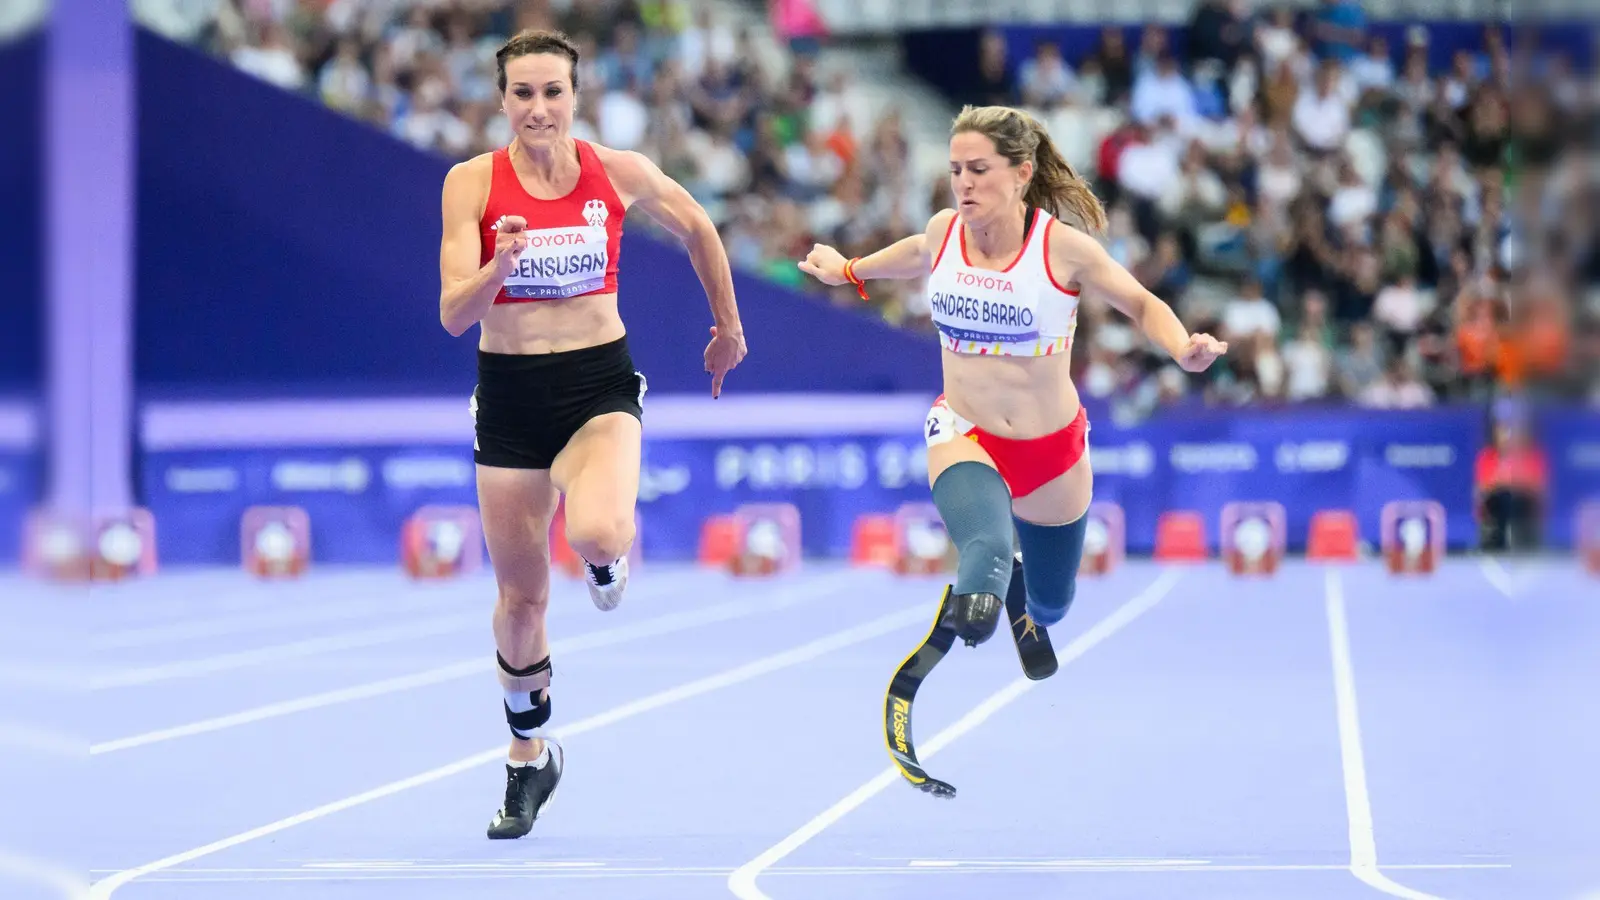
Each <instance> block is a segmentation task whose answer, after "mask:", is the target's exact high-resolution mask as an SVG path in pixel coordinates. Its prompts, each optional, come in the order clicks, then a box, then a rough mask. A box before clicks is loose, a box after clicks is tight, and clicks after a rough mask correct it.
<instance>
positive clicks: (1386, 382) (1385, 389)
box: [1356, 356, 1434, 409]
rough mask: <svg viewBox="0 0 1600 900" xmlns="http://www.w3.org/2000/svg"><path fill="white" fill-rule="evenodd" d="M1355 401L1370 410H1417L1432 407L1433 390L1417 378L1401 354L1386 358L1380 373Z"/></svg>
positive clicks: (1408, 362)
mask: <svg viewBox="0 0 1600 900" xmlns="http://www.w3.org/2000/svg"><path fill="white" fill-rule="evenodd" d="M1356 402H1357V403H1359V404H1360V405H1362V406H1366V407H1370V408H1372V409H1421V408H1423V407H1426V406H1432V405H1433V402H1434V396H1433V391H1432V389H1430V388H1429V387H1428V386H1427V385H1426V384H1424V383H1422V381H1421V380H1420V379H1419V378H1417V375H1416V371H1415V369H1413V368H1412V366H1411V363H1410V361H1409V360H1407V359H1406V358H1405V357H1403V356H1397V357H1394V358H1392V359H1390V360H1389V365H1388V366H1387V367H1385V369H1384V372H1383V376H1382V377H1381V378H1378V379H1376V380H1375V381H1373V382H1372V383H1371V384H1369V385H1367V386H1366V388H1364V389H1363V390H1362V391H1361V393H1360V394H1358V395H1357V396H1356Z"/></svg>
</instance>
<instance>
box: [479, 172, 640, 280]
mask: <svg viewBox="0 0 1600 900" xmlns="http://www.w3.org/2000/svg"><path fill="white" fill-rule="evenodd" d="M576 143H577V145H578V165H579V171H578V184H577V186H576V187H574V188H573V189H572V190H571V192H569V193H568V194H567V195H566V196H565V197H561V198H559V199H556V200H540V199H539V198H537V197H534V196H532V195H531V194H529V193H528V192H527V190H525V189H524V188H523V187H522V182H521V181H519V180H518V179H517V173H516V170H515V169H513V168H512V166H511V154H510V148H509V147H501V148H500V149H499V150H496V151H495V152H494V174H493V176H492V177H491V179H490V181H489V200H488V202H487V203H486V204H484V208H483V218H482V219H481V220H480V221H479V222H478V235H479V242H480V257H479V261H478V264H479V265H484V264H486V263H488V262H489V260H490V259H493V258H494V239H495V234H496V229H495V225H496V223H498V222H499V221H500V219H501V218H502V217H504V216H521V217H522V218H524V219H526V220H527V221H528V231H527V234H528V247H527V249H525V250H523V251H522V255H521V256H520V257H518V260H517V266H516V268H514V269H512V270H511V274H510V275H509V276H507V277H506V280H505V283H504V285H503V286H502V287H501V288H500V293H499V294H497V295H495V298H494V302H496V303H528V302H532V301H536V300H554V299H559V298H563V297H581V296H584V295H586V294H612V293H616V290H617V260H618V259H619V258H620V257H621V255H622V220H623V218H624V217H625V216H627V209H626V208H624V207H623V205H622V200H621V198H619V197H618V196H617V191H616V188H614V187H612V185H611V179H610V178H609V177H607V176H606V170H605V166H604V165H602V164H601V162H600V157H599V156H597V155H596V154H595V152H594V148H593V147H591V146H590V145H589V144H588V143H587V142H584V141H576Z"/></svg>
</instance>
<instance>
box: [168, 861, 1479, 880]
mask: <svg viewBox="0 0 1600 900" xmlns="http://www.w3.org/2000/svg"><path fill="white" fill-rule="evenodd" d="M1349 868H1350V867H1349V866H1348V865H1345V864H1344V863H1276V864H1275V863H1209V862H1204V861H1200V860H1195V861H1185V860H1151V861H1149V862H1147V863H1142V864H1140V863H1136V862H1134V861H1119V860H1094V859H1083V860H1072V859H1063V860H1039V861H1037V862H1030V863H1026V864H1024V863H987V862H983V861H949V860H911V861H910V863H909V865H904V866H866V865H854V866H851V865H842V866H775V867H773V868H771V869H768V870H767V871H766V873H765V874H767V875H808V876H835V877H837V876H847V875H872V876H877V877H880V878H881V877H883V876H886V875H887V876H910V877H918V876H927V875H932V876H936V877H939V878H947V877H949V876H950V875H985V874H986V875H994V874H1006V875H1010V874H1021V873H1030V874H1040V873H1050V874H1060V875H1073V874H1094V875H1117V874H1122V875H1149V874H1154V873H1161V872H1216V873H1222V872H1234V873H1237V872H1345V871H1348V870H1349ZM1385 868H1389V869H1410V870H1416V871H1433V872H1456V871H1494V870H1500V871H1503V870H1507V869H1510V868H1511V864H1510V863H1408V864H1404V865H1390V866H1385ZM535 872H537V873H538V875H539V877H540V878H584V879H592V878H622V879H634V878H640V877H645V876H648V877H653V878H654V877H661V876H666V875H672V876H700V877H719V878H726V877H727V876H728V874H729V872H730V870H729V869H728V867H727V866H669V865H655V866H649V865H633V864H630V863H629V862H628V861H626V860H625V861H622V862H621V863H620V864H619V863H614V862H611V861H607V860H548V861H546V860H525V861H521V862H460V861H449V862H419V863H412V862H410V861H407V860H396V861H394V862H392V863H365V862H350V863H343V864H338V863H308V864H306V865H305V866H301V867H279V868H242V867H241V868H220V867H219V868H211V867H192V868H186V869H181V870H179V871H175V872H167V873H164V874H161V875H155V876H151V877H148V878H144V879H141V880H142V881H143V882H144V883H146V884H174V883H176V884H191V883H225V882H265V881H332V880H337V881H411V880H416V881H451V880H459V881H472V880H476V879H485V878H515V877H524V878H525V877H527V876H528V875H529V874H530V873H535Z"/></svg>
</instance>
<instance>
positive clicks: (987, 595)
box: [933, 461, 1014, 645]
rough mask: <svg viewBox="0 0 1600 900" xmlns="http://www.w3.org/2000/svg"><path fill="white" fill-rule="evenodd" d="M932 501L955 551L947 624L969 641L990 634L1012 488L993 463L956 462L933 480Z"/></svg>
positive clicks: (1007, 546) (1005, 563) (999, 602)
mask: <svg viewBox="0 0 1600 900" xmlns="http://www.w3.org/2000/svg"><path fill="white" fill-rule="evenodd" d="M933 502H934V505H935V506H936V507H938V509H939V516H940V518H942V519H943V520H944V524H945V530H946V531H947V532H949V534H950V541H951V543H952V544H954V545H955V546H956V548H957V550H958V551H959V552H960V562H959V564H958V566H957V570H956V583H955V585H954V589H953V593H954V596H953V597H952V598H951V604H952V608H951V610H950V615H951V617H952V621H951V623H950V624H951V625H952V626H954V627H955V629H956V632H957V634H958V635H959V636H960V637H961V639H962V640H963V641H965V642H966V643H968V644H974V645H975V644H981V643H983V642H984V641H986V640H988V639H989V637H990V636H991V635H992V634H994V631H995V628H996V626H997V625H998V623H999V620H1000V610H1001V609H1002V608H1003V607H1004V605H1005V603H1004V599H1003V598H1004V597H1005V595H1006V589H1007V587H1009V586H1010V584H1011V562H1012V554H1013V552H1014V549H1013V544H1012V525H1011V491H1010V490H1009V489H1008V488H1007V487H1006V483H1005V480H1004V479H1002V478H1001V477H1000V473H999V472H996V471H995V470H994V469H993V468H992V467H990V466H987V465H984V464H983V463H980V462H971V461H965V462H958V463H956V464H955V465H953V466H950V467H949V468H947V469H945V470H944V471H943V472H942V473H940V474H939V477H938V478H937V479H935V480H934V483H933Z"/></svg>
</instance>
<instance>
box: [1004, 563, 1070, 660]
mask: <svg viewBox="0 0 1600 900" xmlns="http://www.w3.org/2000/svg"><path fill="white" fill-rule="evenodd" d="M1006 620H1007V621H1009V622H1010V623H1011V641H1012V643H1014V644H1016V645H1017V659H1018V660H1020V661H1021V662H1022V673H1023V674H1024V675H1027V676H1028V677H1029V678H1030V679H1032V680H1034V681H1043V680H1044V679H1046V678H1049V677H1050V676H1051V675H1054V674H1055V673H1056V668H1057V666H1058V663H1057V662H1056V648H1055V646H1054V645H1052V644H1051V643H1050V632H1049V631H1047V630H1045V627H1044V626H1043V625H1039V624H1036V623H1035V622H1034V621H1033V619H1031V618H1029V616H1028V587H1027V585H1026V584H1025V583H1024V581H1023V578H1022V561H1021V560H1014V561H1013V562H1012V564H1011V586H1010V588H1008V589H1007V590H1006Z"/></svg>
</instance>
